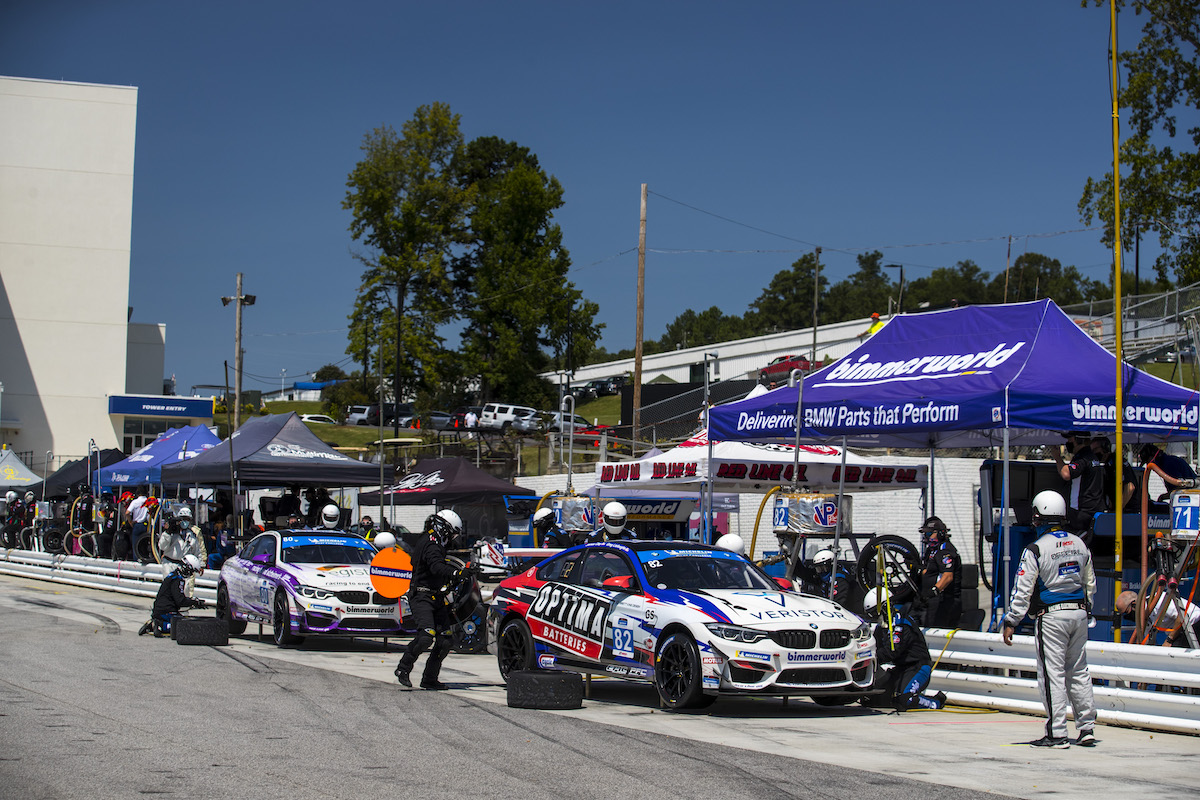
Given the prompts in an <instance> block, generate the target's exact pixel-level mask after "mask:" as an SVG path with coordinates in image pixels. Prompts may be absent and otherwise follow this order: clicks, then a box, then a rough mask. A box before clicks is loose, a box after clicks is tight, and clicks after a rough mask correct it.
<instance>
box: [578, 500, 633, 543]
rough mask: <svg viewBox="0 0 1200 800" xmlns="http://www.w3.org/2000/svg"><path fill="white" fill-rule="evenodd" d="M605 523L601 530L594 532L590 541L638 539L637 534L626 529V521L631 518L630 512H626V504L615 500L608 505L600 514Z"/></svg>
mask: <svg viewBox="0 0 1200 800" xmlns="http://www.w3.org/2000/svg"><path fill="white" fill-rule="evenodd" d="M600 516H601V517H602V519H603V523H602V524H601V525H600V527H599V528H596V530H595V531H593V532H592V535H591V537H590V538H589V539H588V541H592V542H605V541H608V542H611V541H615V540H617V539H636V538H638V536H637V533H636V532H634V531H633V530H631V529H629V528H626V527H625V521H626V519H628V517H629V512H628V511H626V510H625V504H624V503H619V502H617V501H616V500H613V501H612V502H611V503H607V504H606V505H605V506H604V509H603V510H602V511H601V512H600Z"/></svg>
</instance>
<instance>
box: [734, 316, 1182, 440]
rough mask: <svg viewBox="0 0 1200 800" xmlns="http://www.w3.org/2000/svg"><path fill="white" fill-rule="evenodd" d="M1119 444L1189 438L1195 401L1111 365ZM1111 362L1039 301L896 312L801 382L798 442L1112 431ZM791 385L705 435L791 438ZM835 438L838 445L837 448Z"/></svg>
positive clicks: (741, 406)
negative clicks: (1121, 411) (1119, 402)
mask: <svg viewBox="0 0 1200 800" xmlns="http://www.w3.org/2000/svg"><path fill="white" fill-rule="evenodd" d="M1121 374H1122V381H1123V386H1124V388H1123V403H1124V408H1125V415H1124V416H1125V420H1124V424H1123V430H1124V437H1125V441H1127V442H1130V441H1150V442H1161V441H1167V440H1171V439H1183V438H1192V439H1194V438H1196V430H1197V418H1198V414H1200V412H1198V406H1197V393H1196V392H1195V391H1191V390H1188V389H1185V388H1183V387H1181V386H1177V385H1175V384H1173V383H1169V382H1167V381H1164V380H1162V379H1160V378H1156V377H1154V376H1152V375H1149V374H1147V373H1145V372H1142V371H1140V370H1137V369H1134V368H1133V367H1131V366H1129V365H1128V364H1124V365H1122V373H1121ZM1116 376H1117V364H1116V357H1115V356H1114V355H1113V354H1112V353H1110V352H1108V351H1107V350H1105V349H1104V347H1102V346H1101V345H1100V344H1099V343H1098V342H1096V341H1095V340H1094V339H1092V338H1091V337H1090V336H1088V334H1087V333H1085V332H1084V331H1083V330H1082V329H1081V328H1080V327H1079V326H1078V325H1076V324H1075V323H1074V322H1072V321H1071V319H1069V318H1068V317H1067V315H1066V314H1064V313H1063V311H1062V309H1060V308H1059V307H1058V306H1056V305H1055V304H1054V302H1053V301H1051V300H1038V301H1035V302H1031V303H1014V304H1010V305H999V306H970V307H965V308H955V309H947V310H944V311H931V312H928V313H924V314H903V315H900V316H898V317H895V318H894V319H892V320H891V321H890V322H888V324H887V325H885V326H884V327H883V328H882V329H881V330H880V331H879V332H877V333H876V334H875V335H874V336H872V337H871V338H869V339H867V340H866V341H865V342H863V343H862V344H861V345H859V346H858V347H857V348H856V349H855V350H854V351H853V352H851V353H850V354H849V355H848V356H846V357H845V358H842V359H840V360H839V361H837V362H835V363H833V364H831V365H829V366H827V367H825V368H823V369H821V370H818V371H817V372H814V373H813V374H811V375H809V376H808V377H806V378H805V379H804V382H803V397H802V398H801V399H802V401H803V407H802V411H801V420H802V422H803V429H802V431H801V437H802V438H803V439H805V440H810V441H811V440H837V441H838V442H839V443H840V442H842V441H845V442H846V443H848V444H851V445H857V446H866V447H870V446H890V447H973V446H993V445H999V444H1001V442H1002V437H1003V433H1004V430H1005V429H1006V428H1007V429H1008V443H1009V444H1011V445H1018V444H1040V443H1047V442H1053V441H1061V439H1060V437H1059V433H1060V432H1062V431H1068V430H1082V431H1089V432H1096V433H1099V432H1105V431H1113V430H1115V429H1116V387H1115V384H1116ZM798 391H799V390H798V388H797V387H783V388H779V389H776V390H775V391H772V392H767V393H766V394H763V395H759V396H758V397H754V398H750V399H747V400H741V401H738V402H736V403H730V404H728V405H723V406H717V407H715V408H713V409H712V435H713V437H714V438H716V439H723V440H728V441H779V440H784V441H791V440H793V439H794V438H795V436H796V403H797V392H798ZM842 437H845V439H844V440H843V438H842Z"/></svg>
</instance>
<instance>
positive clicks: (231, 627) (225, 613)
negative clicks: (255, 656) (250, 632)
mask: <svg viewBox="0 0 1200 800" xmlns="http://www.w3.org/2000/svg"><path fill="white" fill-rule="evenodd" d="M216 615H217V619H220V620H223V621H224V622H225V626H226V628H227V629H228V631H229V635H230V636H239V635H241V634H243V633H245V632H246V620H244V619H234V616H233V610H232V609H231V608H230V607H229V589H228V588H227V587H226V586H225V584H223V583H222V584H221V585H220V586H218V587H217V608H216Z"/></svg>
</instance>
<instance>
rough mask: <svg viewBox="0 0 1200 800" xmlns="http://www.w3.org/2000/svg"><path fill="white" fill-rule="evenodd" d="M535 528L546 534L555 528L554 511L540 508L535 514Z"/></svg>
mask: <svg viewBox="0 0 1200 800" xmlns="http://www.w3.org/2000/svg"><path fill="white" fill-rule="evenodd" d="M533 527H534V528H536V529H537V530H539V531H541V532H542V533H545V532H546V531H548V530H550V529H551V528H552V527H554V509H552V508H539V509H538V510H537V511H535V512H534V514H533Z"/></svg>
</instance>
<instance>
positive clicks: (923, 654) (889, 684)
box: [863, 590, 946, 712]
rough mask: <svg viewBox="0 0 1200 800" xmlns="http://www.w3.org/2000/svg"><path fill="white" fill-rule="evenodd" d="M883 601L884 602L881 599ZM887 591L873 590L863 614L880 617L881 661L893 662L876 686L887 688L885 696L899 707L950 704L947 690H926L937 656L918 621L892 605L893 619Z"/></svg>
mask: <svg viewBox="0 0 1200 800" xmlns="http://www.w3.org/2000/svg"><path fill="white" fill-rule="evenodd" d="M881 601H882V602H881ZM886 605H887V593H886V592H882V591H878V590H873V591H869V592H867V596H866V598H865V599H864V600H863V614H864V615H865V616H866V617H867V618H868V619H878V620H879V624H878V625H876V626H875V654H876V657H877V658H878V659H879V663H880V664H891V665H892V668H891V669H887V670H884V669H881V670H880V671H879V673H877V676H876V687H877V688H879V687H882V688H884V689H886V692H885V700H890V702H891V705H892V707H893V708H895V709H896V710H897V711H901V712H903V711H908V710H909V709H910V708H930V709H939V708H944V707H945V705H946V693H945V692H938V693H937V694H934V695H925V694H922V692H924V691H925V690H926V689H927V688H929V679H930V677H931V676H932V675H933V660H932V659H931V658H930V657H929V645H928V644H926V642H925V634H923V633H921V629H920V628H919V627H917V623H916V622H915V621H914V620H913V619H912V618H911V617H908V616H905V615H904V614H902V613H901V612H900V608H899V607H898V606H893V607H892V615H891V623H890V625H889V623H888V616H887V614H886V608H885V607H886Z"/></svg>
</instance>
